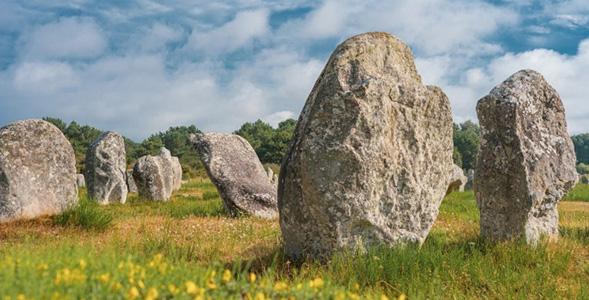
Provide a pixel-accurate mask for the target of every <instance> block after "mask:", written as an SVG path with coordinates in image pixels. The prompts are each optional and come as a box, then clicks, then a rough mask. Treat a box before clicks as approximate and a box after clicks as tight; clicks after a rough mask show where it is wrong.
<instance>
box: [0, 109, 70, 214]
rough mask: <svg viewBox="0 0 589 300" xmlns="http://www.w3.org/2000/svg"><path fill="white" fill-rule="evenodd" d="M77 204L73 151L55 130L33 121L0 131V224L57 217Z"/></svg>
mask: <svg viewBox="0 0 589 300" xmlns="http://www.w3.org/2000/svg"><path fill="white" fill-rule="evenodd" d="M77 201H78V188H77V185H76V158H75V156H74V150H73V149H72V146H71V145H70V143H69V142H68V140H67V139H66V138H65V136H64V135H63V133H62V132H61V131H60V130H59V129H58V128H57V127H55V126H54V125H53V124H51V123H49V122H45V121H43V120H37V119H32V120H23V121H17V122H14V123H10V124H8V125H6V126H4V127H2V128H0V222H7V221H12V220H17V219H26V218H34V217H37V216H41V215H48V214H49V215H51V214H58V213H61V212H63V211H64V210H65V209H67V208H69V207H70V206H72V205H73V204H75V203H77Z"/></svg>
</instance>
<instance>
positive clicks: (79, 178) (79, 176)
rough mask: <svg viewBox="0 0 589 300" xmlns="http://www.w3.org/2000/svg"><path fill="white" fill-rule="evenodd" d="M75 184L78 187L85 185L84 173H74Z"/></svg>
mask: <svg viewBox="0 0 589 300" xmlns="http://www.w3.org/2000/svg"><path fill="white" fill-rule="evenodd" d="M76 185H78V187H85V186H86V179H84V174H77V175H76Z"/></svg>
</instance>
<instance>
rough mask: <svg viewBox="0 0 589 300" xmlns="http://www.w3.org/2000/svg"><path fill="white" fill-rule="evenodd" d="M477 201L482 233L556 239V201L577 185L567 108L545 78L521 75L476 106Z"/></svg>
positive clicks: (528, 72) (532, 73)
mask: <svg viewBox="0 0 589 300" xmlns="http://www.w3.org/2000/svg"><path fill="white" fill-rule="evenodd" d="M477 115H478V118H479V121H480V125H481V142H480V149H479V153H478V162H477V169H476V180H475V181H474V184H475V196H476V199H477V205H478V206H479V210H480V214H481V220H480V222H481V236H483V237H487V238H491V239H494V240H510V239H524V238H525V240H526V241H527V242H528V243H530V244H535V243H537V241H538V240H539V239H540V237H541V236H542V235H545V236H548V237H550V238H556V237H558V211H557V207H556V206H557V204H558V201H559V200H560V199H561V198H562V197H563V196H564V195H565V194H566V193H567V192H568V191H570V190H571V189H572V188H573V187H574V186H575V184H576V183H577V180H578V177H577V172H576V170H575V152H574V148H573V144H572V142H571V139H570V138H569V135H568V133H567V124H566V119H565V112H564V106H563V105H562V102H561V100H560V97H559V96H558V93H557V92H556V91H555V90H554V88H552V87H551V86H550V85H549V84H548V83H547V82H546V81H545V80H544V77H542V75H540V74H539V73H537V72H535V71H532V70H522V71H519V72H517V73H515V74H513V75H512V76H511V77H509V78H508V79H507V80H506V81H504V82H503V83H502V84H500V85H499V86H496V87H495V88H494V89H493V90H491V92H490V93H489V95H487V96H485V97H484V98H482V99H480V100H479V102H478V103H477Z"/></svg>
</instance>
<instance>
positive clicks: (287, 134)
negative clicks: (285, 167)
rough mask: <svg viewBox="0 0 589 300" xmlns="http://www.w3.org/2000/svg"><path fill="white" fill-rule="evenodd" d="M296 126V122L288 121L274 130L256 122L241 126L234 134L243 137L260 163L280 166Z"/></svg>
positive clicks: (260, 121)
mask: <svg viewBox="0 0 589 300" xmlns="http://www.w3.org/2000/svg"><path fill="white" fill-rule="evenodd" d="M296 124H297V121H296V120H294V119H288V120H285V121H282V122H280V123H279V124H278V128H276V129H274V128H272V126H270V124H268V123H264V122H263V121H262V120H257V121H255V122H253V123H245V124H243V125H242V126H241V128H240V129H239V130H237V131H235V132H234V134H237V135H239V136H241V137H243V138H244V139H246V140H247V141H248V142H249V143H250V144H251V145H252V147H253V148H254V150H255V151H256V154H257V155H258V157H259V158H260V161H261V162H262V163H274V164H280V162H281V161H282V158H283V157H284V154H285V153H286V150H287V148H288V144H289V143H290V139H291V138H292V134H293V132H294V129H295V127H296Z"/></svg>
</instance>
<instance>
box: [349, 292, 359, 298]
mask: <svg viewBox="0 0 589 300" xmlns="http://www.w3.org/2000/svg"><path fill="white" fill-rule="evenodd" d="M348 298H350V299H354V300H356V299H360V296H358V295H357V294H354V293H352V292H348Z"/></svg>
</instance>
